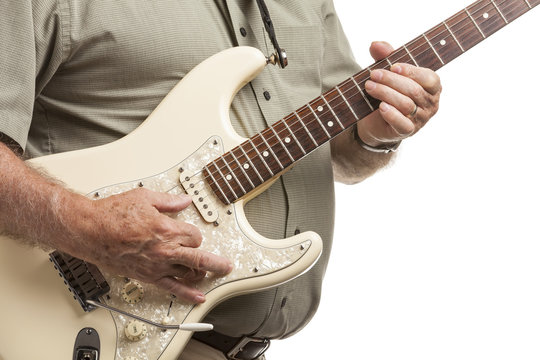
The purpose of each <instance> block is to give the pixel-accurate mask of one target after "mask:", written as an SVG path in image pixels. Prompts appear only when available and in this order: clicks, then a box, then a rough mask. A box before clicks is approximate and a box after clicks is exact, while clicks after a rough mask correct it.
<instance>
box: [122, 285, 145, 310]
mask: <svg viewBox="0 0 540 360" xmlns="http://www.w3.org/2000/svg"><path fill="white" fill-rule="evenodd" d="M143 296H144V289H143V287H142V286H141V284H139V283H138V282H136V281H133V280H129V281H128V282H127V283H126V284H125V285H124V287H123V288H122V299H124V301H125V302H127V303H130V304H135V303H138V302H139V301H141V300H142V298H143Z"/></svg>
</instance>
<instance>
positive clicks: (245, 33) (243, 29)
mask: <svg viewBox="0 0 540 360" xmlns="http://www.w3.org/2000/svg"><path fill="white" fill-rule="evenodd" d="M240 34H241V35H242V36H243V37H246V36H247V31H246V29H245V28H243V27H241V28H240Z"/></svg>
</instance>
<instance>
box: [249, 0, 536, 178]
mask: <svg viewBox="0 0 540 360" xmlns="http://www.w3.org/2000/svg"><path fill="white" fill-rule="evenodd" d="M525 2H526V3H527V5H528V6H529V8H532V7H531V6H530V4H529V2H528V1H527V0H525ZM486 7H487V5H484V6H483V7H482V9H485V8H486ZM480 11H481V10H478V11H476V12H475V14H476V13H478V12H480ZM464 12H466V14H467V15H468V17H469V18H470V19H471V20H472V22H473V24H474V25H475V27H476V28H477V29H478V30H479V32H480V34H481V35H482V36H483V37H484V38H485V34H484V33H483V32H482V30H481V29H480V28H479V27H478V24H477V23H476V21H474V18H473V17H472V15H471V13H470V11H469V10H468V9H465V10H462V11H461V12H459V13H457V14H455V15H454V16H452V17H451V18H449V19H447V20H446V21H448V20H450V19H454V18H457V16H459V15H460V14H462V13H464ZM446 21H445V22H443V24H444V25H445V27H446V28H447V30H448V31H449V33H450V35H451V36H452V37H453V38H454V40H455V41H456V43H457V44H458V46H459V47H460V49H461V50H462V52H464V51H465V50H464V49H463V47H462V45H461V43H460V42H459V40H458V39H457V37H456V36H455V34H454V32H453V31H452V30H451V29H450V27H449V26H448V24H447V23H446ZM464 21H465V19H463V20H459V21H458V22H457V23H456V24H454V27H455V26H456V25H459V24H462V23H464ZM460 29H463V27H462V28H460ZM458 30H459V29H458ZM440 34H442V32H441V33H439V35H440ZM428 42H429V39H428ZM475 45H476V44H475ZM430 46H431V44H430ZM403 48H404V49H405V51H406V52H407V54H408V55H409V57H410V58H411V59H412V60H413V62H415V64H416V65H418V64H417V63H416V59H415V58H414V57H413V56H412V54H411V53H410V51H409V49H408V48H407V47H406V46H404V47H403ZM415 49H416V48H415ZM424 52H425V51H423V52H422V53H424ZM435 53H436V52H435ZM436 54H437V53H436ZM437 55H438V54H437ZM402 58H403V57H401V58H400V59H402ZM351 79H352V80H353V82H354V83H355V85H356V87H357V88H358V90H359V91H360V94H361V95H362V96H363V98H364V100H365V101H366V103H367V104H368V106H369V107H370V108H371V110H372V111H373V110H374V109H373V106H372V105H371V103H370V101H369V100H368V99H367V97H366V96H365V94H364V92H363V91H362V89H361V88H360V86H359V85H358V83H357V81H356V80H355V79H354V76H353V77H351ZM349 90H351V89H349ZM338 91H339V89H338ZM323 99H324V98H323ZM324 100H326V99H324ZM344 100H345V101H347V99H346V98H345V97H344ZM347 105H349V107H350V104H347ZM330 109H331V107H330ZM331 110H332V109H331ZM311 111H312V112H313V109H311ZM353 113H354V112H353ZM295 115H296V117H297V118H298V119H299V121H300V123H301V125H302V126H303V127H304V129H305V130H306V132H307V133H308V135H309V136H310V138H311V139H312V141H313V143H314V144H315V145H316V146H318V145H319V144H318V143H317V141H315V139H314V138H313V137H312V135H311V133H310V132H309V130H307V127H306V126H305V124H304V122H303V121H302V119H301V118H300V116H299V115H298V114H297V113H296V112H295ZM319 123H320V120H319ZM323 129H324V130H326V129H325V128H324V127H323ZM242 150H243V149H242ZM244 152H245V151H244ZM259 156H260V154H259ZM263 160H264V159H263ZM263 162H264V161H263ZM264 163H265V166H267V168H268V165H267V164H266V162H264ZM269 170H270V169H269ZM270 172H271V173H273V172H272V171H271V170H270ZM259 176H260V174H259Z"/></svg>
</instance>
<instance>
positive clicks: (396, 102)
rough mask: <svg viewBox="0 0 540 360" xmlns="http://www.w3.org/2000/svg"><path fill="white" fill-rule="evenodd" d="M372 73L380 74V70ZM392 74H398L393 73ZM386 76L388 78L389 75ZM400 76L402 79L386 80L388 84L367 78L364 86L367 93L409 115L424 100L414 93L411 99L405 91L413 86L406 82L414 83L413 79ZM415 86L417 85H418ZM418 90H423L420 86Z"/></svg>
mask: <svg viewBox="0 0 540 360" xmlns="http://www.w3.org/2000/svg"><path fill="white" fill-rule="evenodd" d="M373 73H374V74H375V73H376V74H380V73H381V70H376V71H373ZM386 73H389V72H386ZM392 75H394V76H398V75H395V74H392ZM386 77H387V78H388V77H389V76H386ZM400 77H401V78H402V79H397V80H395V81H393V82H392V81H387V82H388V83H389V84H391V85H390V86H388V85H385V84H383V83H376V82H374V81H372V80H368V81H367V82H366V84H365V87H366V91H367V92H368V94H369V95H371V96H373V97H374V98H376V99H379V100H381V101H384V102H386V103H388V104H390V105H392V106H393V107H394V108H396V109H398V110H399V111H400V112H401V113H402V114H403V115H409V114H411V113H412V112H413V111H414V110H415V109H416V104H417V103H418V105H419V106H422V105H423V103H425V100H424V99H423V98H421V97H420V96H416V95H415V96H414V99H411V97H410V96H413V95H409V96H408V94H407V93H409V92H410V91H411V90H410V88H412V87H414V85H412V84H408V82H412V83H414V81H412V80H410V79H407V78H404V77H403V76H400ZM391 86H392V87H391ZM416 86H418V87H419V85H416ZM396 88H397V90H396ZM420 91H421V92H424V91H423V89H422V88H420Z"/></svg>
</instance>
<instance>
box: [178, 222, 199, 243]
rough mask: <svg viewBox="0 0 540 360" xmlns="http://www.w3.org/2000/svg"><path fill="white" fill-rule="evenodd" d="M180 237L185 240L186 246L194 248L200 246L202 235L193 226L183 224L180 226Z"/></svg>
mask: <svg viewBox="0 0 540 360" xmlns="http://www.w3.org/2000/svg"><path fill="white" fill-rule="evenodd" d="M182 236H183V237H184V238H186V240H187V244H190V245H192V246H195V247H199V246H200V245H201V244H202V233H201V231H200V230H199V228H198V227H196V226H195V225H192V224H188V223H185V224H184V225H183V226H182Z"/></svg>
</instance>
